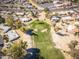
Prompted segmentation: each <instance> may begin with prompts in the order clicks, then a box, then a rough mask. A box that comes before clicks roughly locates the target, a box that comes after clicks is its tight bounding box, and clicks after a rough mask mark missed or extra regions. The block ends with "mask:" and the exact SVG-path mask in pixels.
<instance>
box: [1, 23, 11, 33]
mask: <svg viewBox="0 0 79 59" xmlns="http://www.w3.org/2000/svg"><path fill="white" fill-rule="evenodd" d="M10 28H11V27H9V26H5V25H4V24H0V29H2V30H3V31H4V32H7V31H8V30H9V29H10Z"/></svg>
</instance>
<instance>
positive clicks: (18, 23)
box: [15, 20, 22, 29]
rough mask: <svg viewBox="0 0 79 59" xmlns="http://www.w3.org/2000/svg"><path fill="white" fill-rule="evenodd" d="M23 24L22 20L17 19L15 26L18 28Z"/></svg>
mask: <svg viewBox="0 0 79 59" xmlns="http://www.w3.org/2000/svg"><path fill="white" fill-rule="evenodd" d="M21 26H22V24H21V21H20V20H17V21H15V27H16V28H17V29H18V28H20V27H21Z"/></svg>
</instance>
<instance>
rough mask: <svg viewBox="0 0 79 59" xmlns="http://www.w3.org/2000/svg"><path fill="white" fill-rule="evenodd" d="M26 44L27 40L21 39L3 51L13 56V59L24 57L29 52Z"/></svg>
mask: <svg viewBox="0 0 79 59" xmlns="http://www.w3.org/2000/svg"><path fill="white" fill-rule="evenodd" d="M26 44H27V43H26V42H23V41H19V43H13V44H12V45H11V47H9V48H5V49H3V50H2V52H3V53H4V54H5V55H8V56H10V57H12V59H22V58H23V56H25V55H26V54H27V52H26V47H27V45H26Z"/></svg>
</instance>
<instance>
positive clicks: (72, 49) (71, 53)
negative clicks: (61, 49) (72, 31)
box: [66, 40, 79, 59]
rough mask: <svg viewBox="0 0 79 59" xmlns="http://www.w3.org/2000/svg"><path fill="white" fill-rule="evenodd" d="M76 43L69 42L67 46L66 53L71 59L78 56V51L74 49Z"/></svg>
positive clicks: (75, 58)
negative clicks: (68, 49)
mask: <svg viewBox="0 0 79 59" xmlns="http://www.w3.org/2000/svg"><path fill="white" fill-rule="evenodd" d="M77 44H78V42H77V41H75V40H74V41H71V42H70V44H69V48H70V51H66V52H67V53H68V54H70V55H71V56H72V57H73V59H77V57H78V56H79V49H76V48H75V47H76V46H77Z"/></svg>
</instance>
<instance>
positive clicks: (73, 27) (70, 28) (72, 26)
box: [67, 25, 76, 32]
mask: <svg viewBox="0 0 79 59" xmlns="http://www.w3.org/2000/svg"><path fill="white" fill-rule="evenodd" d="M75 28H76V27H75V26H74V25H69V26H68V27H67V30H68V32H70V31H72V30H73V29H75Z"/></svg>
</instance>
